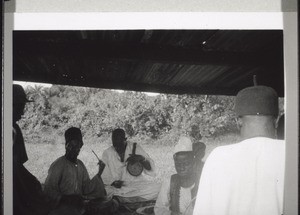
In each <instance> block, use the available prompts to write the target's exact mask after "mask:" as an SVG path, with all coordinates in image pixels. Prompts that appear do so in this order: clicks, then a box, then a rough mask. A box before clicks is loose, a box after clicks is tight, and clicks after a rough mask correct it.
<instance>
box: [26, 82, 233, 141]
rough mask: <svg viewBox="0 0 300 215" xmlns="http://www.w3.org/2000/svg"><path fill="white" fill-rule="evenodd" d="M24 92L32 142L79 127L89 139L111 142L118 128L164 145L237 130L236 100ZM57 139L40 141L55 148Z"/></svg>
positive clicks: (56, 89)
mask: <svg viewBox="0 0 300 215" xmlns="http://www.w3.org/2000/svg"><path fill="white" fill-rule="evenodd" d="M25 90H26V92H27V94H28V95H29V97H31V98H32V99H34V101H35V102H32V103H28V105H27V106H26V111H25V115H24V117H23V120H21V121H20V125H21V127H22V129H23V131H24V132H25V133H26V138H29V139H35V138H41V134H43V135H44V136H45V135H46V134H49V135H50V136H51V135H52V136H53V139H54V138H55V137H56V136H57V135H58V136H62V135H63V133H64V131H65V130H66V129H67V128H68V127H70V126H77V127H80V128H81V129H82V131H83V133H84V135H85V136H89V137H98V138H100V137H102V138H103V137H104V138H108V137H109V135H110V132H111V131H112V130H113V129H114V128H116V127H122V128H124V129H125V130H126V133H127V135H128V136H131V137H135V138H139V139H141V140H142V139H143V140H146V139H148V140H150V139H152V140H160V141H162V143H165V144H168V142H173V140H174V138H177V137H178V136H179V135H180V134H183V133H187V134H189V135H191V136H192V137H193V138H196V139H201V136H203V137H215V136H219V135H222V134H226V133H234V132H236V131H237V126H236V121H235V119H236V118H235V116H234V113H233V104H234V97H229V96H210V95H209V96H208V95H171V94H160V95H158V96H148V95H147V94H145V93H141V92H131V91H125V92H123V93H120V92H117V91H112V90H105V89H95V88H84V87H70V86H58V85H56V86H55V85H53V86H52V87H51V88H42V87H38V86H36V87H34V88H33V87H27V88H26V89H25ZM53 139H51V138H48V139H47V138H44V139H42V140H41V141H43V142H48V143H54V142H55V141H54V140H53ZM35 142H36V141H35Z"/></svg>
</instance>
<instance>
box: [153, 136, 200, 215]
mask: <svg viewBox="0 0 300 215" xmlns="http://www.w3.org/2000/svg"><path fill="white" fill-rule="evenodd" d="M195 155H196V153H195V151H193V144H192V142H191V140H190V138H188V137H185V136H182V137H180V139H179V141H178V144H177V145H176V146H175V148H174V155H173V159H174V163H175V169H176V172H177V173H176V174H173V175H172V176H171V177H168V178H167V179H165V181H164V182H163V184H162V186H161V190H160V192H159V195H158V198H157V200H156V203H155V207H154V212H155V214H156V215H171V214H172V215H180V214H186V215H191V214H192V213H193V207H194V199H195V196H196V194H197V188H198V187H197V186H196V182H197V178H198V174H195V165H194V164H195V161H196V158H195Z"/></svg>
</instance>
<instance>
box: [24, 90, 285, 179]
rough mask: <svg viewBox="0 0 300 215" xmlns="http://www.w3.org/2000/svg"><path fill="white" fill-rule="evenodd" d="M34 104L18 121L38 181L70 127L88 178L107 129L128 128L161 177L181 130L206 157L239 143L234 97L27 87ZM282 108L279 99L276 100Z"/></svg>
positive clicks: (58, 152) (170, 170) (170, 165)
mask: <svg viewBox="0 0 300 215" xmlns="http://www.w3.org/2000/svg"><path fill="white" fill-rule="evenodd" d="M25 91H26V93H27V95H28V96H29V97H30V98H32V99H34V102H32V103H27V105H26V110H25V114H24V116H23V118H22V120H20V121H19V122H18V123H19V125H20V127H21V129H22V132H23V136H24V139H25V143H26V148H27V153H28V156H29V160H28V161H27V162H26V164H25V165H26V167H27V168H28V169H29V171H31V172H32V173H33V174H34V175H35V176H36V177H37V178H38V179H39V180H40V181H41V182H42V183H43V182H44V181H45V178H46V176H47V171H48V169H49V167H50V165H51V163H52V162H53V161H54V160H56V159H57V158H58V157H60V156H62V155H63V154H64V151H65V149H64V132H65V130H66V129H68V128H69V127H71V126H77V127H79V128H81V130H82V131H83V134H84V138H83V139H84V146H83V148H82V150H81V152H80V155H79V159H81V160H82V161H83V162H84V164H85V165H86V167H87V169H88V171H89V173H90V175H91V176H93V175H95V174H96V173H97V169H98V168H97V159H96V158H95V156H94V155H93V154H92V152H91V149H93V150H95V152H96V153H97V154H98V155H99V156H100V157H101V155H102V153H103V151H104V149H106V148H107V147H109V146H110V145H111V131H112V130H113V129H114V128H116V127H121V128H124V129H125V130H126V133H127V136H128V137H129V139H130V140H131V141H136V142H138V143H139V144H140V145H141V146H142V147H143V148H144V149H145V150H146V151H147V153H148V154H149V155H150V156H151V157H152V159H153V160H154V161H155V163H156V167H157V168H156V169H157V175H156V177H155V178H151V179H149V180H154V181H157V182H161V181H162V179H164V178H166V177H167V176H170V175H171V174H173V173H174V172H175V169H174V164H173V159H172V152H173V146H174V145H175V144H176V143H177V140H178V137H179V136H180V135H181V134H188V135H190V136H191V137H192V138H193V141H199V140H201V141H202V142H204V143H205V144H206V146H207V147H206V155H205V158H204V160H205V159H206V157H207V156H208V155H209V153H210V152H211V151H212V150H213V149H214V148H215V147H217V146H220V145H227V144H232V143H235V142H237V141H238V135H237V132H238V127H237V123H236V116H235V115H234V113H233V107H234V97H228V96H206V95H170V94H168V95H166V94H160V95H158V96H148V95H147V94H145V93H141V92H131V91H125V92H123V93H120V92H117V91H112V90H104V89H94V88H83V87H71V86H58V85H56V86H52V87H51V88H43V87H40V86H35V87H29V86H28V87H27V88H25ZM279 101H280V111H281V112H283V99H280V100H279Z"/></svg>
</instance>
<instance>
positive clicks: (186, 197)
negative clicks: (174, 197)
mask: <svg viewBox="0 0 300 215" xmlns="http://www.w3.org/2000/svg"><path fill="white" fill-rule="evenodd" d="M170 182H171V178H168V179H166V180H165V181H164V182H163V184H162V185H161V188H160V191H159V194H158V197H157V200H156V203H155V207H154V213H155V215H170V214H171V211H170V205H171V204H170V199H171V197H170ZM193 187H194V185H192V186H191V187H188V188H183V187H181V188H180V191H179V193H180V196H179V210H180V212H181V213H182V214H185V215H187V214H191V211H190V210H189V209H192V207H193V205H192V194H191V190H192V189H193Z"/></svg>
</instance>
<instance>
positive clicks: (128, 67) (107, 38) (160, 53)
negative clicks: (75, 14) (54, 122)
mask: <svg viewBox="0 0 300 215" xmlns="http://www.w3.org/2000/svg"><path fill="white" fill-rule="evenodd" d="M13 35H14V39H13V43H14V52H13V54H14V56H13V59H14V60H13V63H14V74H13V79H14V80H23V81H33V82H44V83H52V84H64V85H74V86H89V87H99V88H116V89H124V90H137V91H150V92H162V93H178V94H181V93H198V94H222V95H234V94H235V93H236V92H237V91H238V90H240V89H242V88H244V87H247V86H250V85H252V77H253V75H256V76H257V80H258V83H259V84H265V85H269V86H271V87H273V88H275V89H276V90H277V91H278V93H279V94H280V95H281V96H282V95H284V80H283V78H284V75H283V36H282V31H280V30H113V31H111V30H103V31H15V32H14V34H13Z"/></svg>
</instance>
